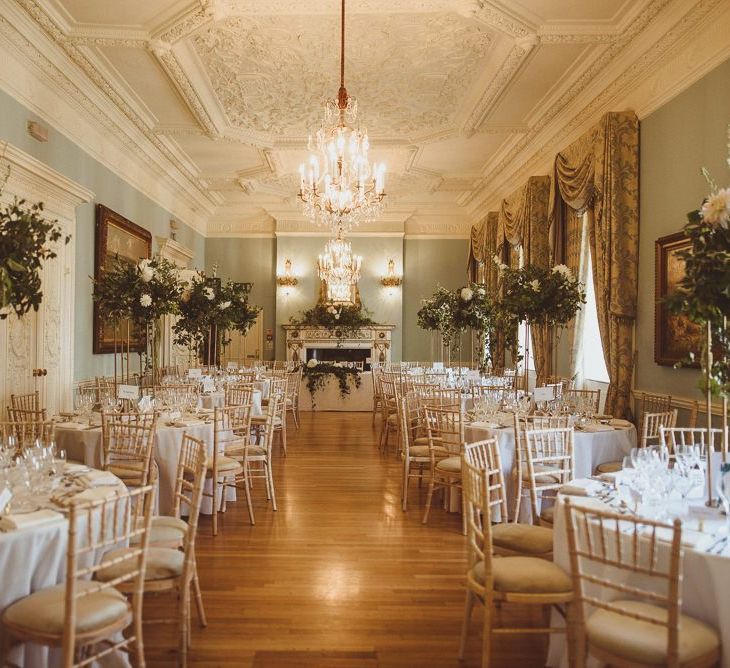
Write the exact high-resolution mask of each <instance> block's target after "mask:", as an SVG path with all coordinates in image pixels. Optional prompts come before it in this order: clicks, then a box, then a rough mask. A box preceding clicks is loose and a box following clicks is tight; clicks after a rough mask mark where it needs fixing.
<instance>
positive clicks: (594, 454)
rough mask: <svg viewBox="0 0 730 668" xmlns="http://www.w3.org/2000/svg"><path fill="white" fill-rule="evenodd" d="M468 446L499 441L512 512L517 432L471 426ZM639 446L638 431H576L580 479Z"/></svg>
mask: <svg viewBox="0 0 730 668" xmlns="http://www.w3.org/2000/svg"><path fill="white" fill-rule="evenodd" d="M464 432H465V437H466V442H467V443H474V442H476V441H481V440H484V439H486V438H496V439H497V442H498V443H499V452H500V455H501V457H502V472H503V473H504V481H505V486H506V488H507V507H508V508H509V509H510V512H511V511H512V508H514V502H515V488H514V479H513V476H512V468H513V466H514V458H515V430H514V428H513V427H502V428H494V429H493V428H489V427H486V426H481V425H480V424H479V423H474V424H471V425H467V426H466V428H465V430H464ZM634 447H636V428H635V427H634V426H633V425H632V426H631V427H628V428H619V429H614V430H612V431H599V432H593V433H591V432H584V431H579V430H576V431H575V434H574V438H573V452H574V460H575V470H574V471H573V475H574V477H576V478H588V477H590V476H592V475H593V471H594V470H595V468H596V466H598V465H599V464H603V463H605V462H612V461H621V460H622V459H623V458H624V457H625V456H626V455H628V454H629V453H630V452H631V448H634ZM525 501H526V500H525V499H523V500H522V504H521V506H520V521H530V504H529V500H528V501H527V502H525Z"/></svg>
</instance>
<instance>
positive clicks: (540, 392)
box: [532, 387, 555, 403]
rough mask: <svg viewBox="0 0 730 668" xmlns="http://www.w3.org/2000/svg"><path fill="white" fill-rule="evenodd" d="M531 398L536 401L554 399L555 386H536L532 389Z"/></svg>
mask: <svg viewBox="0 0 730 668" xmlns="http://www.w3.org/2000/svg"><path fill="white" fill-rule="evenodd" d="M532 399H533V400H534V401H535V402H536V403H537V402H538V401H552V400H553V399H555V388H554V387H536V388H535V389H534V390H533V391H532Z"/></svg>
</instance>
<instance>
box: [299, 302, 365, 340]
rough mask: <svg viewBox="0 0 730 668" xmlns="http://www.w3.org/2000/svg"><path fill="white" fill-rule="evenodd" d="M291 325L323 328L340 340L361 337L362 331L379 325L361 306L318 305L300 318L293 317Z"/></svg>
mask: <svg viewBox="0 0 730 668" xmlns="http://www.w3.org/2000/svg"><path fill="white" fill-rule="evenodd" d="M289 324H291V325H295V326H297V327H323V328H325V329H327V330H329V331H330V332H331V333H332V334H334V335H335V336H337V338H339V339H343V338H344V339H354V338H357V337H358V336H360V329H362V328H363V327H368V326H370V325H377V324H378V323H376V322H375V321H374V320H373V319H372V318H371V317H370V313H369V311H367V310H366V309H363V308H362V307H361V306H334V305H333V304H316V305H315V306H313V307H312V308H310V309H307V310H306V311H304V312H303V313H302V314H301V315H300V316H299V317H298V318H296V317H293V316H292V317H291V318H290V319H289Z"/></svg>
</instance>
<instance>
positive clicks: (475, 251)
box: [466, 217, 492, 283]
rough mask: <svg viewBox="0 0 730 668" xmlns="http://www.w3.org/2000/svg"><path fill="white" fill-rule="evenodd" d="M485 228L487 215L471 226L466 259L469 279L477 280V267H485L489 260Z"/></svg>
mask: <svg viewBox="0 0 730 668" xmlns="http://www.w3.org/2000/svg"><path fill="white" fill-rule="evenodd" d="M487 229H488V217H487V218H484V219H483V220H482V221H481V222H479V223H477V224H476V225H473V226H472V228H471V240H470V242H469V259H468V260H467V267H466V271H467V274H468V276H469V280H470V281H472V282H474V283H477V282H479V278H480V277H479V268H480V265H482V266H483V267H484V268H485V269H486V266H487V263H489V262H490V261H491V257H492V256H491V255H488V254H487V238H486V235H487Z"/></svg>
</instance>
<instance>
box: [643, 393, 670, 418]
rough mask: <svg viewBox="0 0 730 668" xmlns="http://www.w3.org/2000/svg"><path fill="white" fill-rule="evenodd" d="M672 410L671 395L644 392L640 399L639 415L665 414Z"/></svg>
mask: <svg viewBox="0 0 730 668" xmlns="http://www.w3.org/2000/svg"><path fill="white" fill-rule="evenodd" d="M671 410H672V395H671V394H655V393H652V392H644V393H643V395H642V397H641V415H642V416H643V415H644V413H667V412H669V411H671Z"/></svg>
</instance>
